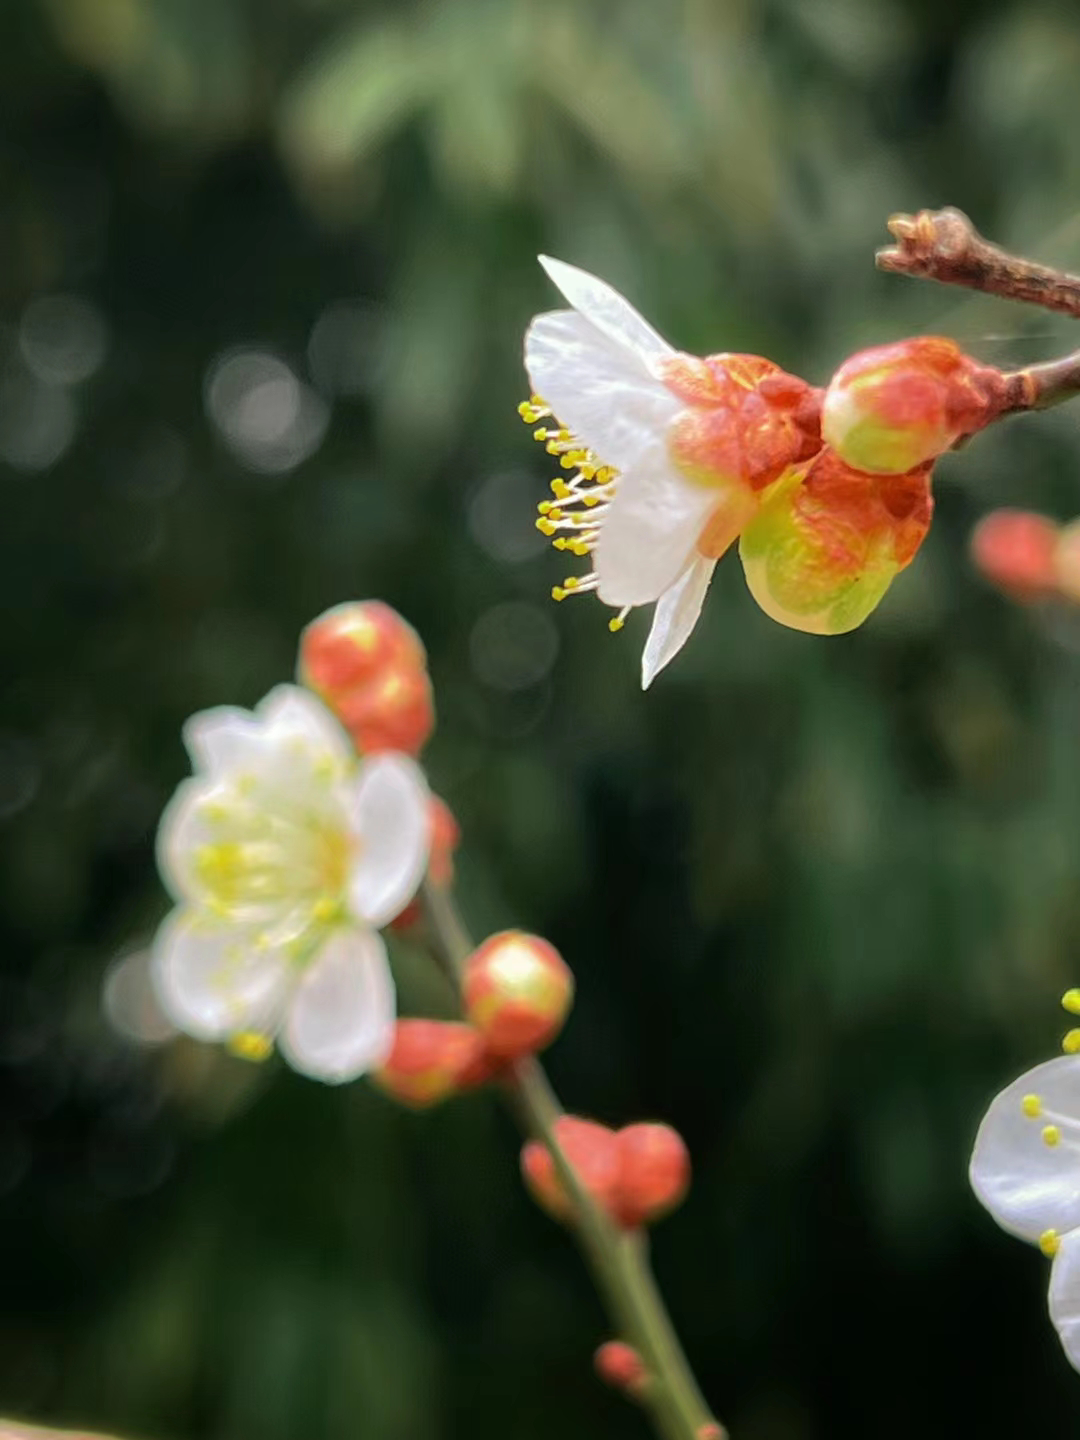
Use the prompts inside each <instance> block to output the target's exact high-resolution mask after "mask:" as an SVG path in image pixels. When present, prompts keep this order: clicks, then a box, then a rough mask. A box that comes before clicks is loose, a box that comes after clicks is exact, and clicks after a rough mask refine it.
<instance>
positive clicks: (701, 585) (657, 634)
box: [641, 555, 716, 690]
mask: <svg viewBox="0 0 1080 1440" xmlns="http://www.w3.org/2000/svg"><path fill="white" fill-rule="evenodd" d="M715 569H716V561H715V560H706V559H705V557H704V556H702V555H699V556H698V558H697V559H696V560H695V561H694V562H693V563H692V564H691V565H690V567H689V568H688V569H687V570H686V571H685V572H684V574H682V575H680V577H679V578H678V580H676V581H675V584H674V585H672V586H671V587H670V588H669V589H667V590H665V591H664V593H663V595H661V596H660V599H659V600H658V601H657V602H656V611H655V613H654V615H653V622H652V629H651V630H650V631H649V638H648V639H647V640H646V642H645V653H644V654H643V655H642V657H641V688H642V690H647V689H648V688H649V686H650V685H651V684H652V682H653V681H654V680H655V679H656V677H657V675H658V674H659V673H660V671H661V670H662V669H663V668H664V666H665V665H667V664H669V663H670V662H671V661H672V660H673V659H674V658H675V656H676V655H677V654H678V653H679V651H680V650H681V649H682V647H683V646H684V645H685V644H686V642H687V640H688V639H689V638H690V632H691V631H692V630H693V628H694V626H695V625H696V624H697V619H698V616H699V615H700V614H701V606H702V604H703V602H704V600H705V592H706V591H707V590H708V588H709V581H710V580H711V579H712V574H713V571H714V570H715Z"/></svg>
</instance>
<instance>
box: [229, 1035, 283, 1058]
mask: <svg viewBox="0 0 1080 1440" xmlns="http://www.w3.org/2000/svg"><path fill="white" fill-rule="evenodd" d="M228 1048H229V1051H230V1052H231V1053H232V1054H233V1055H236V1056H238V1057H239V1059H241V1060H252V1061H254V1062H255V1063H256V1064H258V1063H259V1062H260V1061H263V1060H266V1059H268V1058H269V1057H270V1055H271V1053H272V1052H273V1049H274V1042H273V1040H271V1039H270V1036H269V1035H260V1034H259V1032H258V1031H257V1030H238V1031H237V1032H236V1034H235V1035H230V1037H229V1040H228Z"/></svg>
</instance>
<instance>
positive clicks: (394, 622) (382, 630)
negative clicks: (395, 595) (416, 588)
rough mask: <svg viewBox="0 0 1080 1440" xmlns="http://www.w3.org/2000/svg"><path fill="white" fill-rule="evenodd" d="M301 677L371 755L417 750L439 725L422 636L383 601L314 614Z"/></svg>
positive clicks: (306, 635)
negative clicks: (436, 723)
mask: <svg viewBox="0 0 1080 1440" xmlns="http://www.w3.org/2000/svg"><path fill="white" fill-rule="evenodd" d="M299 676H300V681H301V683H302V684H304V685H306V686H307V687H308V688H309V689H311V690H314V692H315V693H316V694H317V695H318V696H319V697H320V699H322V700H323V701H324V702H325V703H326V704H327V705H328V706H329V708H330V709H331V710H332V711H333V712H334V714H335V715H337V717H338V719H339V720H340V721H341V723H342V724H343V725H344V727H345V729H346V730H348V731H349V733H350V735H351V736H352V738H353V741H354V743H355V745H356V747H357V749H358V750H360V751H362V752H364V753H365V754H375V753H377V752H378V751H381V750H401V751H404V752H405V753H407V754H410V755H415V754H417V753H418V752H419V751H420V750H421V749H422V748H423V746H424V744H425V743H426V741H427V740H428V738H429V737H430V735H431V732H432V730H433V729H434V726H435V708H434V703H433V700H432V694H431V681H430V680H429V678H428V673H427V656H426V653H425V651H424V647H423V645H422V644H421V642H420V637H419V636H418V635H417V633H416V631H415V630H414V629H413V628H412V626H411V625H409V624H408V623H407V622H406V621H405V620H403V619H402V618H401V616H400V615H399V614H398V613H397V611H396V610H394V609H392V608H391V607H390V606H389V605H384V604H383V602H382V601H381V600H365V601H356V602H353V603H350V604H347V605H337V606H335V607H334V608H333V609H332V610H327V611H326V613H325V614H323V615H320V616H319V617H318V619H317V620H313V621H312V622H311V624H310V625H308V627H307V628H306V629H305V631H304V633H303V635H302V636H301V640H300V663H299Z"/></svg>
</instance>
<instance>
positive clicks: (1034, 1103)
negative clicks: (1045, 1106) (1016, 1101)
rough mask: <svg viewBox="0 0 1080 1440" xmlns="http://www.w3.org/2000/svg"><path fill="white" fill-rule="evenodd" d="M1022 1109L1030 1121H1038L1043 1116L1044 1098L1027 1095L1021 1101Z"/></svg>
mask: <svg viewBox="0 0 1080 1440" xmlns="http://www.w3.org/2000/svg"><path fill="white" fill-rule="evenodd" d="M1020 1108H1021V1109H1022V1110H1023V1112H1024V1114H1025V1115H1026V1116H1027V1117H1028V1119H1029V1120H1037V1119H1038V1118H1039V1116H1040V1115H1041V1114H1042V1096H1041V1095H1025V1096H1024V1098H1023V1100H1021V1101H1020Z"/></svg>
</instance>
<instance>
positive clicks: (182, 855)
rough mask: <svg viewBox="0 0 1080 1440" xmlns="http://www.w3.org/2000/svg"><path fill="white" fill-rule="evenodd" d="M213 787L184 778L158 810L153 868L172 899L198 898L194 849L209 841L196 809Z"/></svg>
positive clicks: (210, 784)
mask: <svg viewBox="0 0 1080 1440" xmlns="http://www.w3.org/2000/svg"><path fill="white" fill-rule="evenodd" d="M214 788H215V786H214V782H213V781H206V780H203V779H198V780H184V781H183V782H182V783H181V784H179V785H178V786H177V787H176V790H175V791H174V793H173V796H172V799H171V800H170V801H169V803H168V804H167V805H166V806H165V809H164V810H163V811H162V812H161V819H160V820H159V821H158V831H157V842H156V853H157V867H158V873H159V874H160V876H161V878H162V881H163V882H164V884H165V888H166V889H167V890H168V891H169V893H170V895H172V897H173V898H174V899H175V900H197V899H198V896H199V887H198V885H197V884H196V883H195V864H194V861H195V852H196V851H197V849H198V848H199V846H200V845H205V844H209V843H211V842H212V840H213V837H212V835H211V834H210V831H209V830H208V828H207V826H206V822H205V820H204V819H203V818H202V816H201V815H200V813H199V812H200V810H201V808H202V806H203V805H204V804H205V803H206V801H207V800H208V799H209V797H210V795H211V794H212V792H213V790H214Z"/></svg>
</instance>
